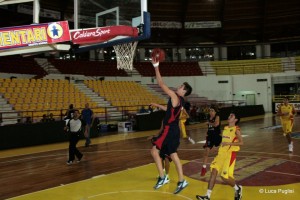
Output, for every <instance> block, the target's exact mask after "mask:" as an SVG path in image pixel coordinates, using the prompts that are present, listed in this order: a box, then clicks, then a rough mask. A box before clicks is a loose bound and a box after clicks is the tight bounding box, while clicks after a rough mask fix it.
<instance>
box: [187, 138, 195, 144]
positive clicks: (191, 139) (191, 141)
mask: <svg viewBox="0 0 300 200" xmlns="http://www.w3.org/2000/svg"><path fill="white" fill-rule="evenodd" d="M188 140H189V141H190V143H192V144H195V143H196V142H195V141H194V140H193V138H191V137H189V138H188Z"/></svg>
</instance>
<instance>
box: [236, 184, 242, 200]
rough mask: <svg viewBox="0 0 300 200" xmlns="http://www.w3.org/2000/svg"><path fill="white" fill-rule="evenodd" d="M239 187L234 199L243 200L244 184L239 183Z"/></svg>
mask: <svg viewBox="0 0 300 200" xmlns="http://www.w3.org/2000/svg"><path fill="white" fill-rule="evenodd" d="M238 187H239V189H238V190H236V191H235V194H234V200H241V199H242V189H243V188H242V186H241V185H238Z"/></svg>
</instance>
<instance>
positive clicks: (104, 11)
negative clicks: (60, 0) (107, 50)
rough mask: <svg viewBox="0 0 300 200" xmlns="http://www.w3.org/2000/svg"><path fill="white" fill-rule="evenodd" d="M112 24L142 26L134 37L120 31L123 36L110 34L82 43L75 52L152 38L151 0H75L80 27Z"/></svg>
mask: <svg viewBox="0 0 300 200" xmlns="http://www.w3.org/2000/svg"><path fill="white" fill-rule="evenodd" d="M76 4H77V5H76ZM110 26H131V27H138V36H136V37H132V36H126V35H121V34H120V36H117V37H114V38H109V39H107V40H105V41H103V42H100V43H97V44H89V45H85V46H80V47H79V48H78V49H75V52H76V53H78V52H83V51H88V50H91V49H99V48H103V47H108V46H113V45H115V44H120V43H128V42H132V41H139V40H143V39H146V38H149V37H150V14H149V13H148V12H147V0H75V1H74V28H75V29H76V30H80V29H81V30H82V29H85V30H86V29H89V28H91V29H92V28H96V27H110ZM89 34H92V33H89Z"/></svg>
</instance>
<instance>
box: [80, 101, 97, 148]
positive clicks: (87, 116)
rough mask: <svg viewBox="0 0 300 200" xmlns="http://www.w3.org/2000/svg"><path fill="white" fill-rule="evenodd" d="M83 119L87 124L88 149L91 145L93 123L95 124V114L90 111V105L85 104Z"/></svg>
mask: <svg viewBox="0 0 300 200" xmlns="http://www.w3.org/2000/svg"><path fill="white" fill-rule="evenodd" d="M81 117H82V120H83V121H84V123H85V129H84V137H85V147H88V146H89V145H90V144H91V139H90V133H91V127H92V126H93V122H94V113H93V111H92V110H91V109H90V107H89V104H88V103H86V104H85V108H84V109H83V110H82V112H81Z"/></svg>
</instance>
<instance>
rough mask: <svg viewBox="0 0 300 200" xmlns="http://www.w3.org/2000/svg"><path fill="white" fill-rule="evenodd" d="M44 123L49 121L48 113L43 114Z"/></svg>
mask: <svg viewBox="0 0 300 200" xmlns="http://www.w3.org/2000/svg"><path fill="white" fill-rule="evenodd" d="M41 122H42V123H45V122H48V117H47V115H46V114H43V118H42V119H41Z"/></svg>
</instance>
